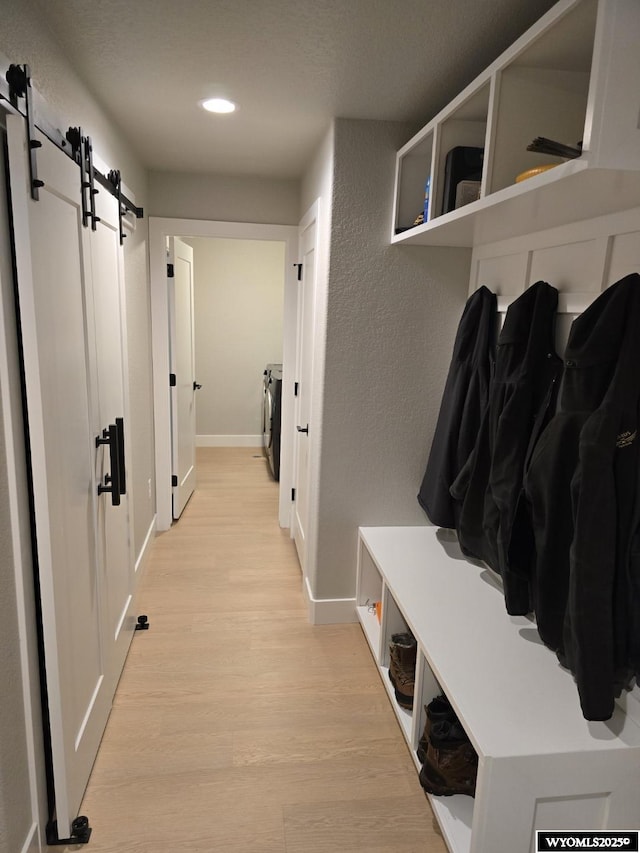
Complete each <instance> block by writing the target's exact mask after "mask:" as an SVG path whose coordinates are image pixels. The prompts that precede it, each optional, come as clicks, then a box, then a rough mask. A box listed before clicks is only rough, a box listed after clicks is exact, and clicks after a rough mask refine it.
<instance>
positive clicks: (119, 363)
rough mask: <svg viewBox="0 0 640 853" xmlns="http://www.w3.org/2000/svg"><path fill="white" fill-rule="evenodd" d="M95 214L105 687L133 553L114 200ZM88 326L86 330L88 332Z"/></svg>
mask: <svg viewBox="0 0 640 853" xmlns="http://www.w3.org/2000/svg"><path fill="white" fill-rule="evenodd" d="M95 203H96V213H97V215H98V217H99V220H100V221H99V222H98V223H97V226H96V230H95V231H91V230H89V232H88V233H89V242H90V247H91V288H90V290H88V292H87V317H88V323H89V324H92V329H91V330H90V333H89V335H88V338H89V340H90V339H91V337H93V338H94V340H95V353H93V354H92V359H91V360H92V361H94V362H95V373H96V375H95V379H94V380H93V382H92V386H93V387H94V388H95V390H96V393H95V395H94V396H96V397H97V405H95V406H94V407H93V429H94V433H95V435H96V436H97V435H99V434H100V433H101V432H102V430H103V429H105V428H108V427H110V426H115V427H116V435H117V441H118V451H119V453H118V462H119V466H120V468H119V477H118V480H119V488H120V499H119V500H120V502H119V504H118V505H117V506H114V504H113V501H112V500H110V499H109V493H104V494H103V495H102V496H101V497H100V498H99V500H98V511H97V545H98V567H99V571H100V586H99V589H100V596H101V605H102V612H103V618H104V629H105V634H106V636H105V640H104V642H105V644H106V645H105V648H106V651H107V665H108V668H107V675H108V678H109V684H110V691H111V693H113V692H114V691H115V689H116V686H117V684H118V680H119V678H120V674H121V672H122V667H123V666H124V661H125V658H126V656H127V652H128V650H129V644H130V642H131V638H132V636H133V632H134V630H135V621H136V620H135V616H134V614H133V605H134V596H133V592H134V586H135V580H136V579H135V569H134V562H135V560H134V552H133V537H132V536H131V531H132V530H133V519H132V506H131V501H130V498H129V491H130V484H129V482H128V480H129V468H130V465H129V461H130V460H129V457H128V451H129V447H130V446H131V442H130V441H129V440H128V439H129V429H128V426H129V418H128V414H129V401H128V395H127V393H126V388H127V383H126V374H125V364H126V353H127V346H126V319H125V293H124V270H123V258H122V249H121V246H120V231H119V218H118V202H117V200H116V199H115V198H114V197H113V196H111V195H108V194H107V193H106V192H100V193H99V194H98V196H97V197H96V199H95ZM91 331H93V335H92V334H91ZM95 461H96V469H95V475H96V479H97V481H98V482H99V483H104V480H105V476H106V475H107V474H109V475H110V473H111V459H110V448H109V446H108V445H100V446H99V447H98V448H97V451H96V457H95Z"/></svg>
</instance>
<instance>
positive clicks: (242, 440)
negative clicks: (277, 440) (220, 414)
mask: <svg viewBox="0 0 640 853" xmlns="http://www.w3.org/2000/svg"><path fill="white" fill-rule="evenodd" d="M196 447H262V436H261V435H196Z"/></svg>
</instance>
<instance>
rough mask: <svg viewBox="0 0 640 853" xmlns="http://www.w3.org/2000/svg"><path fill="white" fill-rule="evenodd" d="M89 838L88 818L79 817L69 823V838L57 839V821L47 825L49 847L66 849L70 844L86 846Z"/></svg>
mask: <svg viewBox="0 0 640 853" xmlns="http://www.w3.org/2000/svg"><path fill="white" fill-rule="evenodd" d="M90 838H91V827H90V826H89V818H88V817H85V816H84V815H79V816H78V817H77V818H76V819H75V820H74V821H73V822H72V823H71V838H59V837H58V821H57V820H54V821H53V822H51V823H49V824H48V825H47V845H48V846H49V847H68V846H69V845H71V844H88V843H89V839H90Z"/></svg>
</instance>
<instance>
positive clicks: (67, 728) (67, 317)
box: [7, 116, 133, 837]
mask: <svg viewBox="0 0 640 853" xmlns="http://www.w3.org/2000/svg"><path fill="white" fill-rule="evenodd" d="M7 135H8V146H9V172H10V183H11V201H12V208H13V219H14V236H15V246H16V272H17V283H18V300H19V313H20V326H21V331H22V349H23V359H24V372H25V386H26V402H27V420H28V430H29V451H30V459H31V477H32V485H33V500H34V523H35V533H36V539H37V554H36V555H34V556H35V557H36V559H37V568H38V578H39V586H40V590H39V592H40V600H41V618H42V630H43V646H44V650H43V651H44V665H45V674H46V690H47V697H46V698H47V704H48V716H49V728H50V740H51V757H52V764H53V785H54V791H55V806H56V815H55V816H56V819H57V825H58V834H59V836H60V837H65V836H70V835H71V824H72V822H73V820H74V818H75V817H76V816H77V813H78V809H79V806H80V802H81V800H82V797H83V794H84V790H85V787H86V784H87V781H88V779H89V775H90V772H91V768H92V765H93V762H94V759H95V756H96V753H97V750H98V747H99V744H100V739H101V737H102V734H103V731H104V728H105V726H106V723H107V719H108V715H109V711H110V709H111V702H112V698H113V693H114V690H115V686H116V684H117V677H118V675H119V672H120V669H121V667H122V664H123V662H124V656H125V655H126V649H127V647H128V641H129V639H130V637H131V635H132V631H133V624H132V622H133V619H128V618H127V616H128V613H129V608H130V604H131V597H132V594H133V586H132V585H133V572H132V561H131V549H130V533H129V531H130V527H129V523H130V519H129V515H128V501H127V500H126V495H123V494H121V492H122V491H123V489H124V486H123V487H119V486H118V481H119V478H118V474H121V473H123V464H122V461H121V451H122V436H123V435H124V434H125V433H126V430H124V431H122V430H120V429H119V426H121V425H122V424H121V423H120V421H121V420H123V419H124V414H125V408H126V407H125V393H124V364H123V349H122V342H123V337H122V315H121V302H120V300H121V295H122V294H121V289H120V288H121V277H120V271H121V266H120V264H121V261H120V257H119V246H118V247H116V241H117V239H118V235H117V229H116V230H115V231H114V229H113V211H112V210H110V209H109V206H108V205H107V206H106V207H105V206H104V205H103V204H102V202H103V200H102V199H101V201H100V205H101V208H103V209H102V210H101V213H102V214H104V222H103V223H101V225H100V228H99V230H98V231H97V232H95V233H94V232H92V231H91V229H90V228H86V227H83V222H82V209H81V197H80V170H79V167H78V165H77V164H76V163H74V162H73V161H72V160H71V159H70V158H69V157H67V156H66V155H65V154H63V153H62V152H61V151H60V150H59V149H58V148H56V146H54V145H53V144H52V143H50V142H49V141H48V140H47V139H46V138H45V137H44V136H42V135H39V137H38V138H39V141H40V142H41V143H42V147H41V148H38V149H37V160H38V173H39V174H38V177H39V178H40V179H41V180H42V181H43V182H44V186H43V187H41V188H40V190H39V200H38V201H34V200H32V198H31V195H30V179H29V170H28V147H27V141H26V138H25V136H26V134H25V126H24V121H23V119H22V118H19V117H15V116H8V117H7ZM103 195H106V193H104V194H103ZM104 201H107V200H106V199H104ZM116 220H117V207H116ZM116 225H117V223H116ZM97 440H100V441H104V442H109V441H110V442H111V443H100V441H97ZM124 458H125V459H126V451H125V456H124ZM99 486H100V487H101V488H100V493H99V488H98V487H99ZM125 626H126V627H125Z"/></svg>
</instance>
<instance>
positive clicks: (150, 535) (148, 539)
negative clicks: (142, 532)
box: [136, 515, 158, 575]
mask: <svg viewBox="0 0 640 853" xmlns="http://www.w3.org/2000/svg"><path fill="white" fill-rule="evenodd" d="M157 518H158V516H157V515H154V516H153V518H152V519H151V524H150V525H149V529H148V530H147V535H146V536H145V537H144V542H143V543H142V548H141V549H140V553H139V554H138V556H137V558H136V575H137V574H138V572H139V571H140V570H141V569H144V567H145V565H146V562H147V559H148V557H149V552H150V551H151V545H152V544H153V540H154V539H155V538H156V521H157Z"/></svg>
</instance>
